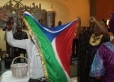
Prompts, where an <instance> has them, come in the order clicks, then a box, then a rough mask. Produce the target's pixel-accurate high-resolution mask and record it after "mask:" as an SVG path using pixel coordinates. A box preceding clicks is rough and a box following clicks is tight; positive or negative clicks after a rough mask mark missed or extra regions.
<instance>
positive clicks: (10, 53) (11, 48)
mask: <svg viewBox="0 0 114 82" xmlns="http://www.w3.org/2000/svg"><path fill="white" fill-rule="evenodd" d="M6 54H8V55H9V57H14V50H13V47H12V46H10V45H9V44H8V42H7V41H6Z"/></svg>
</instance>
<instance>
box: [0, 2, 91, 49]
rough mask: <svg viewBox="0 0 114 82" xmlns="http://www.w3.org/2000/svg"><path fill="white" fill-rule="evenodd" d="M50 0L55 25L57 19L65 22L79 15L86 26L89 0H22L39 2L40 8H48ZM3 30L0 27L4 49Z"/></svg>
mask: <svg viewBox="0 0 114 82" xmlns="http://www.w3.org/2000/svg"><path fill="white" fill-rule="evenodd" d="M8 1H9V0H2V1H1V2H0V6H3V5H4V4H5V3H6V2H8ZM50 1H51V2H52V4H53V9H54V10H55V11H56V17H55V23H56V24H55V25H57V22H58V21H59V20H61V21H62V23H63V24H64V23H67V22H70V21H72V20H74V19H75V18H76V17H78V16H80V17H81V19H82V25H83V26H88V25H89V22H88V18H89V16H90V1H89V0H22V3H23V4H24V5H28V6H30V5H31V6H32V3H33V2H34V3H35V4H36V5H39V3H41V5H42V6H41V7H42V9H46V10H48V9H49V8H50ZM3 36H4V32H3V31H2V30H1V29H0V48H2V50H5V46H4V45H5V42H4V41H3Z"/></svg>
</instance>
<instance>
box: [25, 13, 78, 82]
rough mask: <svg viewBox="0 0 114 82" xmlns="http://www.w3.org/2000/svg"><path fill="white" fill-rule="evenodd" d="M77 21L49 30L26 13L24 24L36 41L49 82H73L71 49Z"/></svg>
mask: <svg viewBox="0 0 114 82" xmlns="http://www.w3.org/2000/svg"><path fill="white" fill-rule="evenodd" d="M77 21H78V20H77V19H75V20H74V21H72V22H69V23H67V24H64V25H61V26H57V27H54V28H48V27H45V26H42V25H41V24H40V23H39V22H37V20H36V19H35V18H34V17H33V16H32V15H31V14H30V13H28V12H24V22H25V24H26V26H27V27H28V28H29V31H31V32H32V34H33V35H34V37H35V39H36V43H37V47H38V50H39V52H40V57H41V60H42V65H43V69H44V74H45V77H46V80H47V82H71V80H70V59H71V48H72V41H73V38H74V33H75V30H76V25H77V23H78V22H77Z"/></svg>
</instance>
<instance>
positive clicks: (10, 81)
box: [0, 70, 29, 82]
mask: <svg viewBox="0 0 114 82" xmlns="http://www.w3.org/2000/svg"><path fill="white" fill-rule="evenodd" d="M28 80H29V76H28V75H27V76H24V77H21V78H16V77H13V75H12V72H11V70H9V71H6V72H4V73H3V74H2V75H1V81H0V82H28Z"/></svg>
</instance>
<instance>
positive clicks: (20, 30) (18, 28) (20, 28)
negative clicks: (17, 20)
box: [17, 25, 22, 33]
mask: <svg viewBox="0 0 114 82" xmlns="http://www.w3.org/2000/svg"><path fill="white" fill-rule="evenodd" d="M17 32H19V33H20V32H22V26H20V25H17Z"/></svg>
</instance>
